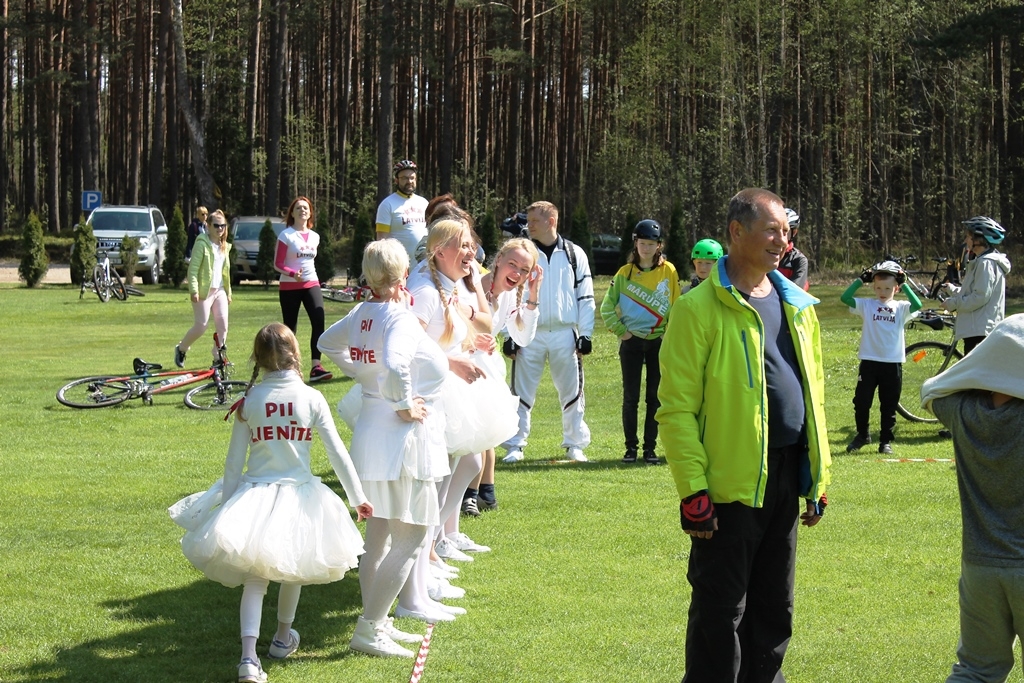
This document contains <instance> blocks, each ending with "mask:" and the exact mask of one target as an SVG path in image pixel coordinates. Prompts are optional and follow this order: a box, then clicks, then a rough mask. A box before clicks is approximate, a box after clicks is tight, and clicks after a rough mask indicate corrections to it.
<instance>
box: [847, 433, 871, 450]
mask: <svg viewBox="0 0 1024 683" xmlns="http://www.w3.org/2000/svg"><path fill="white" fill-rule="evenodd" d="M869 443H871V437H870V436H868V435H867V434H858V435H857V436H855V437H853V441H851V442H850V445H849V446H847V447H846V452H847V453H853V452H854V451H859V450H860V449H862V448H864V447H865V446H867V445H868V444H869Z"/></svg>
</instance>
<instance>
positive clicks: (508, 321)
mask: <svg viewBox="0 0 1024 683" xmlns="http://www.w3.org/2000/svg"><path fill="white" fill-rule="evenodd" d="M524 296H525V293H524ZM517 298H518V295H517V293H516V290H514V289H512V290H509V291H507V292H502V293H501V294H499V295H498V296H497V297H495V298H494V300H493V301H492V303H491V334H492V335H494V337H497V336H498V334H499V333H500V332H501V331H502V330H505V332H506V333H507V334H508V336H510V337H511V338H512V341H514V342H515V343H516V344H518V345H519V346H527V345H528V344H529V343H530V342H532V341H533V338H534V337H536V336H537V320H538V319H540V309H539V308H536V307H534V308H533V310H530V309H529V308H527V307H526V305H524V304H522V302H520V303H519V304H518V305H517V304H516V299H517ZM473 362H474V363H476V364H477V366H478V367H480V368H481V369H482V370H483V371H484V372H486V373H487V374H488V376H490V377H497V378H498V379H501V380H502V381H504V380H505V375H506V373H507V370H508V366H507V364H506V362H505V357H504V356H503V355H502V353H501V346H500V345H499V346H498V348H496V349H495V350H494V352H493V353H484V352H482V351H477V352H475V353H474V354H473ZM509 393H511V392H509Z"/></svg>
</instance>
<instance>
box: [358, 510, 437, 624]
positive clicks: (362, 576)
mask: <svg viewBox="0 0 1024 683" xmlns="http://www.w3.org/2000/svg"><path fill="white" fill-rule="evenodd" d="M389 538H390V539H391V547H390V549H389V548H388V539H389ZM426 542H427V527H426V526H422V525H420V524H408V523H406V522H402V521H399V520H397V519H381V518H379V517H370V518H369V519H368V520H366V540H364V541H363V548H364V549H365V552H364V553H363V555H362V557H361V558H359V590H360V592H362V594H363V618H365V619H366V620H367V621H380V620H381V619H384V618H385V617H386V616H387V615H388V611H390V610H391V603H393V602H394V601H395V598H396V597H397V596H398V592H399V591H400V590H401V589H402V586H403V585H404V584H405V583H406V580H407V579H408V578H409V574H410V572H411V571H412V568H413V565H414V564H415V563H416V561H417V559H418V558H419V557H420V556H422V555H426V553H423V552H422V551H423V549H424V548H425V547H426Z"/></svg>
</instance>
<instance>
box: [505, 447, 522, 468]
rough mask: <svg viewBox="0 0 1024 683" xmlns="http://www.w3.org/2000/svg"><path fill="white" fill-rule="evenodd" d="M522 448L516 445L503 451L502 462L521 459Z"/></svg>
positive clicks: (512, 461)
mask: <svg viewBox="0 0 1024 683" xmlns="http://www.w3.org/2000/svg"><path fill="white" fill-rule="evenodd" d="M523 457H524V456H523V449H522V448H518V447H512V448H510V449H508V452H506V453H505V457H504V458H502V459H501V461H502V462H504V463H508V464H512V463H514V462H522V461H523Z"/></svg>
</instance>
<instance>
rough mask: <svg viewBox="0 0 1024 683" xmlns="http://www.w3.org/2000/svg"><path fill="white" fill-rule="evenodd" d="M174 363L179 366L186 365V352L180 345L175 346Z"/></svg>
mask: <svg viewBox="0 0 1024 683" xmlns="http://www.w3.org/2000/svg"><path fill="white" fill-rule="evenodd" d="M174 364H175V365H177V366H178V367H179V368H183V367H185V352H184V351H182V350H181V347H179V346H175V347H174Z"/></svg>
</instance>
